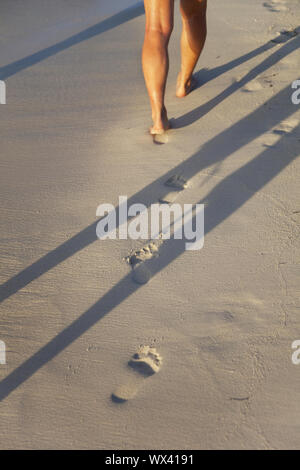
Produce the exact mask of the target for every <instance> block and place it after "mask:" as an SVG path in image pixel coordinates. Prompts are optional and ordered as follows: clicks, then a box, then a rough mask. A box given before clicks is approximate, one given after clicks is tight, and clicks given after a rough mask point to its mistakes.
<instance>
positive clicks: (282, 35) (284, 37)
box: [271, 29, 299, 44]
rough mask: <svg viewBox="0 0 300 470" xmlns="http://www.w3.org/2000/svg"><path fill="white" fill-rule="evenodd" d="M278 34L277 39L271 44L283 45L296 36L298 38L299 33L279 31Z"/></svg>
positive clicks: (272, 40) (290, 30)
mask: <svg viewBox="0 0 300 470" xmlns="http://www.w3.org/2000/svg"><path fill="white" fill-rule="evenodd" d="M276 34H277V36H276V38H274V39H271V42H274V43H275V44H281V43H283V42H287V41H289V40H290V39H292V38H294V37H295V36H298V34H299V32H298V31H297V30H296V29H289V30H287V29H284V30H282V31H278V32H277V33H276Z"/></svg>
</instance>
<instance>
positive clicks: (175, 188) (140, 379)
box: [111, 0, 300, 403]
mask: <svg viewBox="0 0 300 470" xmlns="http://www.w3.org/2000/svg"><path fill="white" fill-rule="evenodd" d="M286 3H287V2H286V1H285V0H271V1H267V2H265V3H264V6H265V7H266V8H268V9H269V10H270V11H272V12H283V11H286V10H287V9H288V8H287V6H286ZM299 32H300V31H299V28H297V29H294V30H282V31H280V32H278V33H277V36H276V38H274V39H272V42H274V43H278V44H280V43H284V42H286V41H288V40H290V39H292V38H293V37H295V36H297V35H298V34H299ZM262 88H263V86H262V84H261V83H260V81H259V80H253V81H251V82H249V83H248V84H246V85H245V86H244V87H243V91H247V92H257V91H259V90H261V89H262ZM298 126H299V121H298V120H295V119H289V120H286V121H283V122H282V123H281V124H279V125H278V126H277V127H276V128H275V129H273V131H272V132H273V134H276V133H277V134H288V133H291V132H292V131H293V130H294V129H295V128H296V127H298ZM153 140H154V142H155V143H156V144H165V143H167V142H168V135H167V133H165V134H163V135H159V136H154V138H153ZM266 146H267V145H266ZM164 184H165V186H167V187H169V188H170V191H169V192H167V193H165V194H163V195H162V196H161V197H160V198H159V202H160V203H162V204H172V203H173V202H174V201H175V200H176V198H177V196H178V194H179V192H180V191H182V190H184V189H186V188H187V187H188V182H187V180H186V179H185V178H184V177H183V176H182V175H177V174H175V175H172V176H171V177H170V178H169V179H168V180H167V181H166V182H165V183H164ZM162 243H163V241H162V240H161V239H158V240H155V241H150V242H149V243H147V244H146V245H145V246H143V247H142V248H140V249H138V250H136V251H134V252H133V253H131V254H130V255H129V256H127V257H126V258H125V261H126V262H127V263H128V264H129V265H130V267H131V269H132V279H133V281H134V282H136V283H138V284H146V283H147V282H148V281H149V280H150V279H151V271H150V270H149V269H148V267H147V262H148V261H150V260H151V259H153V258H154V257H158V256H159V248H160V246H161V245H162ZM161 366H162V358H161V356H160V355H159V353H158V352H157V350H156V349H155V348H153V347H150V346H141V347H140V348H139V349H138V351H137V352H136V353H135V354H134V355H133V356H132V357H131V359H130V360H129V361H128V369H129V370H130V374H128V377H127V379H126V381H125V382H124V383H122V384H121V385H120V386H119V387H118V388H117V389H116V390H115V391H114V392H113V393H112V396H111V398H112V400H113V401H114V402H117V403H124V402H126V401H128V400H131V399H132V398H134V397H135V396H136V394H137V393H138V391H139V389H140V388H141V386H142V385H143V383H144V381H145V380H146V379H147V378H148V377H150V376H152V375H154V374H156V373H157V372H159V371H160V369H161Z"/></svg>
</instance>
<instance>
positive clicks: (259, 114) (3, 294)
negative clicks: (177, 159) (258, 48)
mask: <svg viewBox="0 0 300 470" xmlns="http://www.w3.org/2000/svg"><path fill="white" fill-rule="evenodd" d="M299 46H300V38H299V37H297V38H294V39H293V40H291V41H290V42H289V43H287V44H285V45H284V46H282V47H281V48H280V49H278V50H276V52H274V53H273V54H272V55H271V56H269V57H268V58H267V59H265V60H264V61H263V62H262V63H261V64H260V65H259V66H257V67H255V68H254V69H253V70H251V71H250V72H249V73H248V74H247V75H246V76H245V77H244V78H243V79H242V80H240V81H239V82H238V83H234V84H233V85H230V86H229V87H228V88H227V89H225V90H224V91H223V92H222V93H220V94H219V95H218V96H217V97H216V98H213V99H212V100H210V101H208V102H207V103H205V104H204V105H202V106H199V107H198V108H196V110H194V111H191V112H189V113H187V114H185V115H183V116H181V117H180V118H178V119H177V120H175V126H174V127H181V126H185V125H187V123H188V122H189V123H191V122H194V120H196V118H197V119H200V118H202V117H204V116H205V115H206V114H207V113H208V112H210V111H211V110H212V109H213V108H214V107H215V106H217V105H218V104H220V103H222V102H223V101H224V100H225V99H226V98H228V97H229V96H230V95H231V94H232V93H234V92H235V91H237V90H238V89H240V88H241V87H242V86H244V85H245V84H246V83H247V82H248V81H250V80H253V79H254V78H255V77H256V76H257V75H259V74H260V73H262V72H264V71H265V70H267V69H268V68H269V67H270V66H271V65H274V64H275V63H277V62H279V61H280V60H281V59H282V58H283V57H285V56H287V55H288V54H290V53H291V52H293V51H294V50H296V49H297V48H299ZM282 93H283V92H282ZM286 93H287V91H286ZM278 99H280V94H279V95H277V96H275V97H273V98H272V99H271V100H270V101H269V102H268V103H266V104H265V105H264V106H262V107H260V108H258V109H257V110H256V111H255V112H254V113H252V114H251V115H250V116H248V117H247V118H245V119H243V120H241V121H240V122H238V123H236V124H234V125H233V126H232V127H231V128H229V129H228V130H226V131H224V132H222V133H221V134H219V135H218V136H216V137H215V138H214V139H213V140H212V141H209V142H208V143H207V144H205V146H204V147H203V148H204V149H205V152H202V151H201V159H200V158H199V153H196V154H195V155H192V156H191V157H189V158H188V159H187V160H185V161H184V162H182V163H181V164H180V165H178V166H176V167H175V168H173V169H172V170H171V171H169V172H167V173H165V174H164V175H162V176H161V177H160V178H158V179H157V180H156V181H154V182H153V183H151V184H149V185H148V186H146V187H145V188H143V189H142V190H141V191H139V192H138V193H136V194H135V195H134V196H132V197H131V198H130V199H129V200H128V204H129V205H132V204H135V203H141V202H143V204H145V205H147V206H150V205H151V204H154V203H155V202H156V201H155V200H153V194H157V193H158V192H159V193H160V194H162V195H163V191H164V190H165V189H162V185H161V183H163V182H164V181H165V180H166V179H168V177H169V176H170V175H171V174H173V173H184V174H185V176H186V177H187V178H190V177H192V176H193V175H194V174H196V173H198V172H199V171H202V170H204V169H205V168H206V167H209V166H211V165H213V164H217V163H218V162H221V161H222V160H223V159H225V158H226V157H227V156H228V155H230V154H231V153H232V152H234V151H236V150H237V149H238V148H240V147H241V146H242V145H245V144H247V143H248V141H251V140H253V139H254V138H256V137H258V136H259V135H261V134H262V133H264V132H267V131H268V130H269V129H270V128H271V127H273V126H274V125H276V124H277V123H278V121H279V120H281V119H283V118H284V116H283V115H284V110H282V113H281V115H280V114H279V113H274V114H272V112H270V111H269V110H270V108H272V107H273V106H276V103H277V101H278ZM285 99H286V100H287V102H288V103H290V102H291V100H290V97H286V98H285ZM295 110H296V109H295V106H292V109H291V110H290V114H291V113H292V112H293V111H295ZM277 116H280V119H279V118H278V117H277ZM243 136H247V137H243ZM220 145H221V147H220V148H224V151H223V152H222V153H220V152H219V147H218V146H220ZM167 192H168V191H167V190H165V193H167ZM118 210H119V208H117V212H118ZM96 225H97V222H94V223H92V224H91V225H89V226H88V227H86V228H85V229H84V230H82V231H81V232H79V233H78V234H76V235H74V236H73V237H72V238H71V239H70V240H67V241H66V242H64V243H62V244H61V245H60V246H58V247H57V248H56V249H55V250H52V251H50V252H49V253H48V254H47V255H45V256H43V257H42V258H40V259H39V260H38V261H36V262H34V263H33V264H32V265H31V266H29V267H27V268H25V269H24V270H23V271H21V272H20V273H18V274H16V275H15V276H13V277H12V278H11V279H9V280H8V281H6V282H5V283H3V284H2V285H1V286H0V302H2V301H3V300H5V299H7V298H8V297H10V296H11V295H13V294H15V293H16V292H18V291H19V290H20V289H22V288H23V287H25V286H26V285H28V284H29V283H30V282H32V281H34V280H35V279H37V278H38V277H40V276H41V275H43V274H45V273H46V272H48V271H50V270H51V269H52V268H54V267H55V266H57V265H58V264H60V263H62V262H63V261H65V260H66V259H68V258H69V257H70V256H72V255H74V254H75V253H77V252H79V251H80V250H82V249H84V248H86V247H88V246H89V245H90V244H91V243H94V242H95V241H96V240H97V237H96Z"/></svg>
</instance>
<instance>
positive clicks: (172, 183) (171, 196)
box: [159, 175, 188, 204]
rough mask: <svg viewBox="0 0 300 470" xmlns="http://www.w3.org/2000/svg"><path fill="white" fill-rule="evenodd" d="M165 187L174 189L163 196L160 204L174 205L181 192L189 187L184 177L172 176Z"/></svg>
mask: <svg viewBox="0 0 300 470" xmlns="http://www.w3.org/2000/svg"><path fill="white" fill-rule="evenodd" d="M164 185H165V186H168V187H170V188H173V191H170V192H169V193H167V194H164V195H163V196H161V197H160V198H159V202H161V203H162V204H172V203H173V202H174V201H175V199H176V198H177V196H178V194H179V191H183V190H184V189H186V188H187V187H188V181H187V180H186V179H185V178H184V177H183V176H182V175H172V176H171V177H170V178H169V179H167V181H165V183H164Z"/></svg>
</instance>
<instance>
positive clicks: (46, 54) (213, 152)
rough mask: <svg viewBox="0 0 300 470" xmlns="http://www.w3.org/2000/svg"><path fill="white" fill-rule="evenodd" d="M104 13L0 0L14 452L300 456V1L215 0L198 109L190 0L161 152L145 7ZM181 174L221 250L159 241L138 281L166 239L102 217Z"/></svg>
mask: <svg viewBox="0 0 300 470" xmlns="http://www.w3.org/2000/svg"><path fill="white" fill-rule="evenodd" d="M105 3H107V2H103V1H100V2H97V1H92V0H89V1H85V2H81V1H79V0H72V1H68V2H59V1H58V0H55V1H51V2H50V1H49V2H38V1H37V0H36V1H35V0H28V1H27V2H26V8H25V7H24V5H23V2H21V1H15V2H13V4H12V2H9V1H8V0H3V1H2V2H1V6H0V12H1V13H2V14H1V23H2V24H1V31H2V34H1V59H0V60H1V62H0V80H3V81H5V83H6V94H7V96H6V102H7V103H6V104H5V105H2V104H1V105H0V121H1V124H0V129H1V130H0V132H1V171H0V178H1V209H0V210H1V250H0V281H1V284H2V285H1V289H0V293H1V301H2V303H1V315H0V340H2V341H4V342H5V345H6V365H3V364H2V365H1V364H0V400H1V401H0V417H1V418H0V436H1V438H0V447H1V448H2V449H14V448H17V449H19V448H22V449H75V448H79V449H92V448H98V449H253V448H256V449H287V448H291V449H296V448H299V444H300V365H298V366H297V365H294V364H293V363H292V360H291V358H292V353H293V349H292V343H293V341H295V340H300V319H299V307H300V303H299V286H300V282H299V281H300V264H299V262H300V256H299V248H300V240H299V222H300V216H299V214H300V189H299V188H300V187H299V170H300V167H299V159H298V158H297V157H298V156H299V153H300V152H299V148H300V145H299V142H300V126H299V122H300V105H295V104H293V103H292V101H291V95H292V91H293V90H292V88H291V85H292V82H293V81H294V80H296V79H300V77H299V65H300V56H299V46H300V34H297V32H300V30H299V29H298V30H297V31H296V32H295V33H291V31H294V30H295V28H297V27H299V24H300V4H299V2H298V1H297V0H287V1H283V0H281V1H275V0H273V1H269V2H263V1H262V0H251V2H250V1H248V2H245V1H243V0H226V2H224V1H221V0H214V1H211V2H210V1H209V2H208V3H209V8H208V31H209V33H208V40H207V45H206V48H205V50H204V52H203V55H202V57H201V60H200V62H199V64H198V67H197V73H196V79H197V84H198V85H197V88H196V89H195V90H194V91H193V92H192V93H191V94H190V95H189V96H188V97H187V98H186V99H184V100H180V99H176V97H175V84H176V75H177V72H178V69H179V64H180V57H179V39H180V16H179V12H178V5H176V22H175V29H174V33H173V37H172V39H171V43H170V60H171V67H170V75H169V80H168V89H167V97H166V102H167V107H168V112H169V116H170V118H172V125H173V129H172V130H171V131H170V132H169V133H168V135H167V140H168V142H167V143H166V144H164V145H156V144H155V143H154V142H153V141H152V139H151V137H150V136H149V134H148V133H147V128H148V127H149V126H150V124H151V122H150V112H149V104H148V98H147V95H146V92H145V87H144V81H143V77H142V73H141V66H140V51H141V45H142V40H143V30H144V16H143V14H142V7H141V3H136V2H129V1H128V2H124V1H123V0H122V2H121V1H120V2H115V4H114V8H115V9H111V10H106V9H105V8H104V4H105ZM128 8H129V9H128ZM121 10H122V11H121ZM33 12H34V13H35V14H34V15H33V14H32V13H33ZM282 31H286V32H285V33H281V34H280V32H282ZM287 31H289V32H290V33H287ZM272 40H275V41H274V42H272ZM174 174H181V175H183V177H184V178H186V180H188V182H189V184H188V187H187V188H186V189H184V190H183V191H181V192H180V193H179V195H178V198H177V200H176V202H180V203H181V204H184V203H193V204H196V203H200V204H204V205H205V243H204V247H203V249H201V250H199V251H185V249H184V243H183V241H179V240H166V241H164V242H163V243H158V245H159V246H158V250H157V253H156V254H155V256H149V257H148V258H147V256H146V258H147V259H145V260H143V261H142V262H141V263H139V268H141V272H139V273H135V270H134V269H133V268H134V266H130V264H129V263H128V262H127V261H126V258H127V257H128V256H132V254H133V253H134V252H136V251H137V250H141V249H142V248H143V247H144V246H147V243H149V242H147V241H144V240H130V239H129V240H105V241H100V240H98V239H97V237H96V224H97V221H98V218H97V217H96V209H97V207H98V206H99V204H102V203H111V204H114V205H115V206H116V205H117V204H118V198H119V196H120V195H126V196H127V197H128V203H129V204H132V203H143V204H146V205H147V206H149V205H151V204H154V203H157V202H158V201H159V200H161V198H163V197H165V196H166V194H167V193H168V192H169V191H170V188H168V187H166V186H165V185H164V183H165V182H166V181H167V180H168V178H169V177H171V176H172V175H174ZM146 251H147V250H146ZM150 251H151V250H150ZM148 252H149V249H148ZM145 273H146V274H145ZM135 274H138V275H139V276H138V279H137V278H136V279H135V278H134V277H133V275H135ZM137 280H140V281H141V283H138V282H136V281H137ZM143 282H144V283H143ZM141 346H147V347H151V348H155V351H154V352H152V353H151V351H150V353H149V348H148V349H146V352H145V350H144V349H143V355H144V356H145V355H146V356H147V362H148V365H149V364H150V367H151V371H150V372H151V373H146V374H143V373H141V371H139V370H137V369H136V368H135V367H131V366H130V364H128V361H130V359H131V358H132V356H133V359H134V358H135V359H136V360H137V356H134V355H135V354H136V353H137V351H138V350H139V348H140V347H141ZM149 354H150V356H151V357H150V356H149ZM144 356H143V357H144ZM138 360H139V358H138ZM131 365H132V364H131ZM120 387H121V388H120ZM114 393H115V394H118V393H119V395H122V394H123V395H122V396H123V397H124V395H125V401H124V400H123V401H122V400H120V401H118V400H113V399H112V394H114ZM126 398H130V399H129V400H126Z"/></svg>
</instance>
